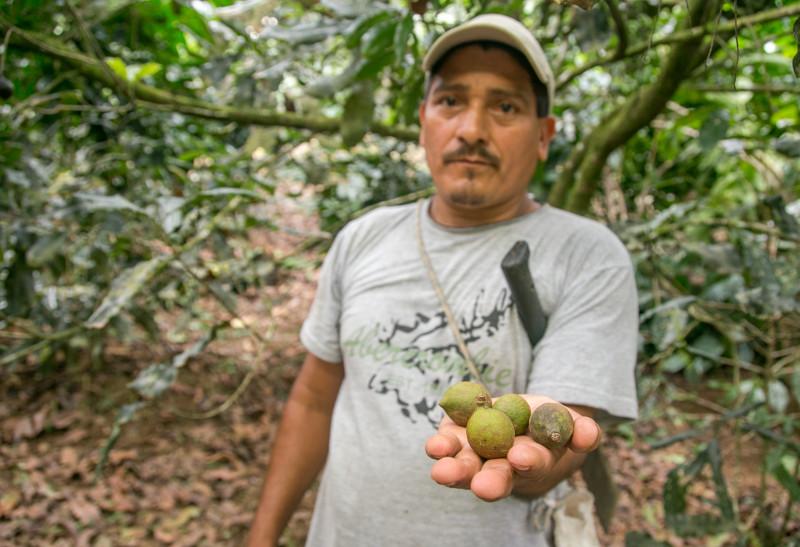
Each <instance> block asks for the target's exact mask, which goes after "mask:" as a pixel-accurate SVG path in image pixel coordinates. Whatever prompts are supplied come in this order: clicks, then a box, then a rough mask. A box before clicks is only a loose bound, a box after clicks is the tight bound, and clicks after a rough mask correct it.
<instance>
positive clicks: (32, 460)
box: [0, 234, 780, 547]
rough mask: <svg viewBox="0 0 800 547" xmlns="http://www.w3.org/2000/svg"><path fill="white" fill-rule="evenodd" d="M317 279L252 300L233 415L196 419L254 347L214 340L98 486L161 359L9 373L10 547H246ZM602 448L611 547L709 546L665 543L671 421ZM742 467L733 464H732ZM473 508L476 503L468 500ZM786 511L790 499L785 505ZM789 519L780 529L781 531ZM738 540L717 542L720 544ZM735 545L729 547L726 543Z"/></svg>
mask: <svg viewBox="0 0 800 547" xmlns="http://www.w3.org/2000/svg"><path fill="white" fill-rule="evenodd" d="M261 237H262V238H263V239H262V240H261V241H258V242H256V243H257V244H262V245H269V246H273V247H276V248H283V249H288V248H291V245H292V244H293V243H294V242H293V241H290V240H286V239H285V238H284V239H280V238H278V239H275V238H276V237H278V236H276V235H270V234H266V235H264V234H262V236H261ZM313 272H314V270H313V269H304V268H299V269H294V270H288V271H283V272H281V273H280V274H279V277H278V278H277V279H275V280H274V281H275V282H274V283H272V284H271V285H269V286H266V287H263V288H262V289H261V290H260V291H258V292H256V291H253V292H251V293H248V294H245V295H242V296H241V298H240V303H239V304H240V310H241V317H242V319H243V320H245V321H247V322H248V323H250V324H252V325H253V326H254V327H256V328H258V329H259V332H262V333H268V335H269V336H270V344H269V351H268V353H266V354H264V355H263V359H262V361H263V366H261V367H260V368H259V371H258V373H257V374H256V375H255V376H254V379H253V381H252V383H251V384H250V385H249V386H248V387H247V389H246V390H245V391H244V392H243V394H242V395H241V397H239V398H237V399H236V400H235V401H234V402H233V404H232V405H230V407H229V408H228V409H227V410H225V411H224V412H220V413H218V414H217V415H215V416H213V417H209V418H205V419H196V418H190V417H186V416H187V415H188V414H196V413H203V412H209V411H213V410H214V409H218V408H219V407H220V405H224V404H225V403H226V401H227V400H228V399H229V397H230V396H231V394H232V393H234V392H235V390H236V389H237V387H238V386H239V385H240V383H241V382H242V380H243V378H244V377H245V376H246V374H247V372H248V370H250V368H249V367H250V366H254V365H253V364H247V363H246V362H245V363H243V360H242V358H241V357H242V355H247V354H250V355H251V354H252V353H253V351H254V347H253V343H252V341H251V340H250V339H249V338H247V337H238V338H232V337H228V338H225V339H222V340H218V341H215V342H214V343H213V344H212V345H211V346H209V348H208V351H207V352H206V353H205V354H204V355H203V356H202V357H200V358H198V359H194V360H192V361H191V362H190V363H189V364H188V365H187V366H186V368H185V370H182V371H181V375H180V376H179V379H178V383H177V384H176V385H175V386H174V387H173V389H171V390H170V392H169V394H168V395H167V396H165V397H163V398H162V399H161V400H160V401H158V403H157V404H152V405H149V406H148V407H146V408H145V409H143V410H142V411H141V412H140V413H139V415H138V416H137V417H136V419H135V420H134V421H133V422H132V423H130V424H128V425H127V426H126V427H124V429H123V431H122V434H121V435H120V438H119V441H118V443H117V444H116V446H115V448H114V449H113V450H112V451H111V452H110V454H109V459H108V464H107V467H106V469H105V472H104V474H103V475H102V477H101V478H100V479H99V480H95V474H94V472H95V467H96V465H97V462H98V460H99V455H100V449H101V447H102V446H103V444H104V442H105V441H106V439H107V438H108V436H109V434H110V433H111V429H112V423H113V420H114V415H115V413H116V411H117V409H118V408H119V407H120V406H121V405H123V404H125V403H127V402H131V401H132V400H134V394H133V392H132V391H131V390H130V389H129V388H128V387H127V383H128V382H129V381H130V380H131V379H132V378H134V377H135V375H136V373H137V371H138V370H141V369H142V368H143V367H144V366H147V365H148V364H149V363H151V362H153V361H154V360H157V359H159V358H161V359H163V358H164V357H165V355H161V354H160V353H159V352H158V351H155V350H153V349H152V348H150V347H148V346H147V345H146V344H141V345H140V346H134V347H112V348H110V349H109V351H108V352H107V354H106V365H105V366H103V367H102V368H101V369H99V370H95V369H93V368H92V367H91V365H89V364H85V365H78V366H73V367H72V368H71V369H69V370H61V371H56V372H51V373H48V374H40V373H36V372H30V371H28V372H25V371H20V372H18V373H16V374H10V375H8V374H5V373H4V376H3V377H4V384H3V385H2V386H1V387H0V440H2V445H0V545H2V546H5V545H9V546H11V545H14V546H22V545H42V546H44V545H47V546H55V545H70V546H84V545H85V546H98V547H103V546H147V545H178V546H180V545H187V546H188V545H238V544H240V543H241V541H242V539H243V537H244V535H245V534H246V531H247V528H248V525H249V522H250V519H251V516H252V512H253V510H254V508H255V504H256V501H257V498H258V491H259V488H260V484H261V477H262V473H263V471H264V468H265V465H266V463H267V461H268V458H269V450H270V446H271V443H272V439H273V436H274V434H275V431H276V428H277V422H278V420H279V417H280V414H281V410H282V406H283V403H284V401H285V399H286V396H287V395H288V392H289V389H290V386H291V383H292V381H293V379H294V377H295V375H296V373H297V370H298V366H299V364H300V362H301V359H302V350H301V348H300V346H299V344H298V341H297V332H298V329H299V326H300V321H301V320H302V318H303V317H304V316H305V313H306V310H307V309H308V306H309V305H310V301H311V297H312V295H313V287H314V275H313ZM653 415H654V416H659V418H657V419H655V418H653V419H647V420H643V421H641V422H639V423H637V424H636V425H635V426H632V427H627V428H624V429H622V430H620V432H619V433H618V434H615V435H611V436H609V438H608V439H607V440H606V443H607V447H608V450H607V452H608V454H609V456H610V458H611V460H612V463H613V465H614V467H615V469H616V470H617V479H618V482H619V484H620V487H621V498H620V506H619V510H618V514H617V519H616V521H615V523H614V526H613V528H612V530H611V531H610V533H609V534H603V535H602V543H603V544H604V545H624V543H625V541H624V536H625V533H626V532H627V531H629V530H646V531H648V532H649V533H651V534H653V535H654V536H656V537H659V538H660V539H664V540H667V541H668V543H669V544H670V545H705V544H706V542H705V541H699V540H697V541H688V540H686V541H684V540H678V539H676V538H674V537H668V536H667V535H666V532H665V531H664V530H663V529H662V525H661V523H662V522H663V514H662V513H663V512H662V508H661V507H662V505H661V496H662V488H663V485H664V481H665V479H666V476H667V473H668V471H669V470H670V469H671V468H672V467H674V465H675V464H677V463H680V462H683V461H686V458H687V457H688V456H689V455H690V453H691V445H690V444H689V443H682V444H676V445H673V446H672V447H670V448H669V449H665V450H661V451H651V450H650V449H649V447H648V444H647V443H646V442H645V439H647V438H648V437H650V436H653V435H654V436H656V437H658V436H663V435H664V434H666V433H667V432H669V431H677V430H680V429H683V428H685V427H686V424H685V423H680V422H678V423H674V422H673V418H672V415H671V414H669V413H666V412H664V411H659V412H657V413H654V414H653ZM738 446H739V448H738V449H737V445H735V444H733V443H730V444H729V445H727V446H725V448H724V450H723V455H724V456H725V461H726V462H728V464H727V467H726V470H727V473H726V476H727V477H729V478H730V479H732V480H733V481H735V482H734V483H733V484H732V485H731V489H732V491H734V492H735V493H736V494H737V497H738V498H739V499H741V500H744V501H743V502H742V505H740V509H742V510H743V511H746V510H747V501H746V500H748V499H750V500H752V499H754V496H755V495H756V494H755V492H756V490H757V488H758V486H759V480H758V465H759V458H760V454H759V453H758V446H759V445H758V443H757V442H756V441H755V440H753V439H750V440H749V442H748V443H745V446H746V447H749V448H748V450H745V451H744V453H743V452H742V450H741V444H740V445H738ZM737 458H738V463H737V464H736V465H734V464H733V463H732V462H736V461H737ZM691 493H692V499H693V501H692V504H693V506H696V507H700V506H701V505H702V504H703V503H704V502H703V500H704V499H711V498H713V496H714V492H713V488H712V485H711V484H710V482H708V481H697V485H695V486H693V488H692V491H691ZM465 495H468V494H467V493H465ZM313 498H314V492H313V491H312V492H309V493H308V495H307V496H306V497H305V499H304V500H303V503H302V506H301V508H300V509H299V510H298V512H297V513H296V514H295V516H294V517H293V519H292V521H291V525H290V527H289V529H288V531H287V533H286V535H285V537H284V542H283V544H284V545H288V546H293V545H302V544H303V541H304V538H305V533H306V529H307V526H308V522H309V519H310V514H311V508H312V506H313ZM778 501H780V500H778ZM779 516H780V515H778V516H776V518H778V517H779ZM733 539H734V537H733V536H732V535H730V536H720V537H719V538H718V542H717V543H716V544H719V545H724V544H728V543H729V542H730V541H733ZM729 540H730V541H729Z"/></svg>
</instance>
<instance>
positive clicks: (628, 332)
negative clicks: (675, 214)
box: [528, 260, 639, 423]
mask: <svg viewBox="0 0 800 547" xmlns="http://www.w3.org/2000/svg"><path fill="white" fill-rule="evenodd" d="M638 328H639V318H638V303H637V296H636V284H635V280H634V273H633V268H632V266H631V265H630V262H629V260H628V261H626V262H624V263H620V262H618V261H615V264H614V265H609V266H604V265H601V266H599V267H596V268H593V269H590V270H588V271H584V272H582V273H581V274H580V275H578V276H577V277H576V278H575V279H574V280H573V281H572V283H570V284H569V285H568V286H567V287H566V288H565V290H564V292H563V293H562V295H561V298H560V299H559V301H558V302H557V304H556V306H555V308H554V310H553V312H552V314H551V316H550V317H549V318H548V324H547V330H546V331H545V335H544V337H543V338H542V340H541V341H540V342H539V344H538V345H537V347H536V349H535V352H534V361H533V367H532V369H531V374H530V376H529V382H528V390H529V392H530V393H536V394H541V395H547V396H549V397H552V398H554V399H556V400H558V401H561V402H562V403H565V404H575V405H584V406H589V407H593V408H595V409H597V410H599V411H600V413H599V415H598V416H596V418H597V419H598V421H601V422H604V423H608V422H609V421H616V420H619V419H635V418H636V417H637V413H638V410H637V409H638V405H637V402H636V401H637V400H636V382H635V376H634V369H635V366H636V353H637V344H638Z"/></svg>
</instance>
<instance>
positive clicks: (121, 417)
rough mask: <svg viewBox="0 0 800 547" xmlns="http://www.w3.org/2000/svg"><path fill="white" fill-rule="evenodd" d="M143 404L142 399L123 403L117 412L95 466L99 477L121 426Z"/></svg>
mask: <svg viewBox="0 0 800 547" xmlns="http://www.w3.org/2000/svg"><path fill="white" fill-rule="evenodd" d="M144 404H145V403H144V402H142V401H137V402H135V403H130V404H127V405H124V406H123V407H122V408H120V409H119V411H118V412H117V417H116V418H115V419H114V423H113V425H112V426H111V433H110V434H109V436H108V440H107V441H106V444H105V445H104V446H103V449H102V450H101V451H100V459H99V461H98V462H97V467H96V468H95V476H96V477H99V476H100V474H101V473H102V472H103V468H104V467H105V465H106V462H107V461H108V453H109V452H111V449H112V448H114V445H115V444H116V443H117V439H119V435H120V433H122V426H123V425H125V424H126V423H128V422H130V421H131V420H132V419H133V417H134V416H135V415H136V413H137V412H138V411H139V409H140V408H142V407H143V406H144Z"/></svg>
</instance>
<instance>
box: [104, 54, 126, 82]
mask: <svg viewBox="0 0 800 547" xmlns="http://www.w3.org/2000/svg"><path fill="white" fill-rule="evenodd" d="M106 64H107V65H108V66H110V67H111V70H113V71H114V74H116V75H117V76H119V77H120V78H122V79H123V80H125V81H128V67H127V66H125V61H123V60H122V59H120V58H119V57H106Z"/></svg>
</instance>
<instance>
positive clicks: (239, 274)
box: [0, 0, 800, 545]
mask: <svg viewBox="0 0 800 547" xmlns="http://www.w3.org/2000/svg"><path fill="white" fill-rule="evenodd" d="M574 3H575V2H568V1H561V2H551V1H546V0H540V1H519V0H518V1H511V2H494V1H489V0H486V1H477V0H476V1H469V0H461V1H449V0H442V1H435V0H431V1H425V0H422V1H418V0H415V1H412V2H406V1H399V0H392V1H387V2H366V1H361V0H322V1H319V2H317V1H313V0H311V1H309V0H306V1H286V2H274V1H271V0H241V1H238V2H234V1H230V0H193V1H189V0H113V1H100V0H82V1H81V0H50V1H45V0H25V1H19V0H6V1H5V2H3V4H2V7H0V39H2V57H1V59H2V60H0V74H2V79H0V95H2V97H3V100H2V102H0V248H1V249H2V254H1V255H0V352H1V353H0V378H3V377H4V376H6V375H9V374H12V373H25V372H26V371H27V372H30V371H32V370H36V371H38V372H41V373H44V374H47V373H48V371H54V370H57V369H59V368H63V367H70V366H71V364H72V363H74V362H76V361H77V360H80V359H82V358H85V357H86V356H90V357H91V359H92V362H93V363H94V364H95V366H96V367H108V366H112V365H111V364H110V363H106V362H105V361H104V358H103V356H104V348H106V347H107V345H108V344H109V343H112V342H114V343H122V344H129V343H135V342H137V341H142V340H146V341H148V342H150V343H153V344H158V343H159V342H160V341H163V340H169V341H171V342H174V343H182V344H184V346H185V349H184V350H183V351H182V352H180V353H178V354H176V355H175V356H174V357H172V358H171V359H170V360H168V361H167V362H160V363H149V364H143V366H142V369H141V371H140V372H139V374H138V376H137V377H136V378H131V384H130V386H131V389H132V390H133V391H132V394H133V397H132V398H131V401H132V402H131V403H130V404H128V405H126V406H125V407H123V408H121V409H120V410H119V415H118V418H117V424H118V425H122V424H123V423H125V422H127V421H129V420H130V419H132V418H134V416H135V413H136V411H137V410H138V409H139V408H140V407H141V406H142V405H144V404H152V403H154V402H157V399H158V396H159V395H160V394H162V393H163V392H165V391H166V390H167V389H169V387H170V386H171V385H172V383H173V382H174V380H175V378H176V377H177V375H178V373H179V370H180V367H181V366H183V364H184V363H185V362H186V361H187V360H188V359H189V358H191V357H193V356H195V355H197V354H199V353H200V352H202V351H203V349H204V348H205V347H206V345H207V344H208V343H209V342H210V341H211V340H213V339H214V338H215V337H217V336H218V335H219V334H220V333H223V332H225V331H244V334H245V335H247V336H251V337H253V339H254V340H256V341H257V342H258V344H266V343H268V342H267V340H265V338H264V337H263V335H262V333H258V332H256V331H254V330H253V329H251V328H250V327H248V325H247V324H246V322H243V321H241V320H240V318H239V315H238V311H237V309H236V298H235V295H236V294H238V293H239V292H241V291H244V290H246V289H248V288H252V287H259V286H261V285H263V284H264V283H267V282H269V280H270V279H271V278H272V276H274V273H275V272H276V271H279V270H280V269H282V268H284V269H285V268H296V267H304V266H302V265H298V261H297V260H296V257H295V256H294V255H293V254H291V253H289V254H284V255H276V254H274V253H269V252H267V251H266V250H264V249H261V248H259V247H258V246H255V245H253V244H251V242H250V240H249V239H248V234H249V233H250V232H251V231H252V230H282V229H284V228H283V227H282V226H281V225H280V222H279V221H277V220H276V219H275V218H274V216H273V215H272V214H270V208H269V204H271V203H273V202H274V200H275V194H276V189H277V188H279V187H280V185H282V184H286V183H287V182H289V183H291V187H292V188H298V187H306V188H312V189H313V191H314V196H315V200H314V203H315V208H316V210H315V211H313V212H311V213H313V214H316V215H318V217H319V219H320V230H318V231H315V232H313V233H308V234H305V236H306V240H305V242H304V244H303V245H302V246H301V247H302V248H303V249H309V248H318V249H319V250H320V253H319V256H320V257H321V256H322V254H323V253H324V250H325V248H326V245H327V244H328V243H329V242H330V239H331V237H332V236H333V235H334V234H335V232H336V231H337V230H338V229H339V228H340V227H341V226H342V225H343V224H344V223H345V222H347V221H348V220H349V219H351V218H353V217H354V216H356V215H358V214H360V212H362V211H363V210H365V209H366V208H369V207H372V206H374V205H376V204H379V203H385V202H389V203H401V202H404V201H410V200H413V199H416V198H418V197H419V196H421V195H426V194H428V193H429V192H430V187H431V186H430V180H429V176H428V174H427V172H426V168H425V166H424V161H423V157H422V154H421V152H420V150H419V148H418V147H417V146H416V142H415V141H416V135H417V128H416V123H417V120H416V114H417V107H418V104H419V101H420V99H421V94H422V83H423V74H422V72H421V68H420V66H421V59H422V57H423V55H424V53H425V51H426V48H427V46H428V45H429V44H430V43H431V42H432V41H433V40H434V39H435V37H436V36H438V35H439V34H441V33H442V32H444V31H445V30H446V29H447V28H449V27H450V26H452V25H454V24H455V23H457V22H459V21H461V20H464V19H465V18H467V17H470V16H473V15H476V14H478V13H484V12H490V11H491V12H502V13H506V14H509V15H513V16H516V17H518V18H520V19H521V20H522V21H523V22H525V23H526V24H527V25H529V26H530V27H531V28H533V29H534V30H535V33H536V34H537V36H538V37H539V38H540V41H541V42H542V44H543V47H544V48H545V50H546V51H547V53H548V55H549V57H550V59H551V60H552V64H553V68H554V72H555V73H556V75H557V79H558V92H557V101H556V105H555V114H556V116H557V117H558V119H559V133H558V136H557V138H556V140H555V142H554V143H553V146H552V149H551V154H550V157H549V159H548V161H547V164H546V165H544V166H542V167H541V169H540V170H539V172H538V173H537V175H536V177H535V178H534V180H532V181H531V191H532V192H534V193H535V194H536V195H537V197H538V198H539V199H541V200H546V201H549V202H551V203H553V204H555V205H558V206H562V207H565V208H568V209H571V210H573V211H576V212H578V213H581V214H586V215H590V216H593V217H595V218H598V219H600V220H601V221H603V222H605V223H607V224H608V225H609V226H611V227H612V228H613V229H614V230H615V231H616V232H617V233H618V234H619V236H620V238H621V239H622V240H623V241H624V242H625V244H626V245H627V247H628V249H629V251H630V252H631V255H632V257H633V259H634V263H635V265H636V268H637V274H638V282H639V291H640V308H641V336H640V361H639V367H638V382H639V393H640V400H641V404H642V409H643V415H644V417H645V418H646V417H647V416H651V415H653V414H654V413H662V414H663V413H666V414H667V415H668V416H670V417H671V419H672V420H673V421H674V423H676V424H684V425H685V426H686V427H685V429H684V431H683V432H682V433H681V434H680V435H679V436H677V437H674V436H673V437H669V436H667V435H661V436H659V435H658V434H656V435H655V436H654V438H653V439H652V440H651V441H652V445H653V447H654V448H658V447H663V446H668V445H669V444H671V443H673V442H678V441H687V440H690V441H691V442H694V443H695V444H696V450H695V457H694V459H690V460H688V461H686V462H683V463H681V464H679V465H677V466H676V467H675V469H673V470H672V472H671V473H670V478H669V480H668V482H667V485H666V486H665V489H664V502H663V503H664V514H665V523H664V524H665V526H667V527H669V528H670V529H671V530H672V531H673V532H674V533H675V534H677V535H683V536H708V537H711V536H714V535H715V534H720V533H722V532H735V534H736V537H739V538H742V539H740V541H741V542H742V543H741V544H749V543H748V542H753V544H760V545H777V544H781V541H782V539H781V538H784V537H785V536H786V534H787V530H788V529H789V527H790V526H791V525H790V523H791V522H792V519H796V518H797V514H798V509H797V505H798V502H800V482H798V477H799V474H798V470H799V469H800V459H798V457H799V456H800V442H798V427H800V273H798V272H800V252H798V246H799V245H800V200H799V199H798V190H800V100H799V95H800V82H798V76H800V2H798V1H789V0H783V1H781V0H734V1H724V2H723V1H719V0H714V1H709V2H703V1H698V0H688V1H687V0H658V1H656V0H642V1H638V0H637V1H626V0H606V1H600V2H595V3H594V4H595V5H594V6H593V7H592V8H591V9H580V8H578V7H576V6H573V5H571V4H574ZM581 3H582V4H592V2H581ZM290 197H291V195H290ZM305 267H307V265H306V266H305ZM209 297H211V298H214V299H216V300H217V301H218V302H219V303H221V305H222V306H223V307H224V308H225V309H226V310H227V312H228V313H227V314H226V316H225V317H216V316H213V315H210V314H208V313H207V312H206V311H204V309H203V307H202V306H200V305H199V303H200V301H201V300H202V299H203V298H209ZM165 311H167V312H171V313H174V314H175V316H176V317H177V318H178V319H177V320H176V321H175V323H174V325H172V327H171V328H170V329H169V330H168V331H163V330H162V329H160V328H159V326H158V324H157V323H156V321H155V319H154V318H155V317H157V316H158V314H159V313H162V312H165ZM686 401H689V402H692V403H693V404H696V405H700V406H702V407H703V408H705V409H706V410H707V411H708V412H707V413H706V414H704V415H702V416H700V417H698V416H696V415H695V416H687V415H685V414H683V413H682V412H681V410H679V408H680V406H678V405H676V404H675V403H678V402H686ZM115 432H116V435H118V434H119V428H115ZM724 433H725V434H733V435H736V436H743V435H749V436H751V437H752V436H753V435H756V436H758V437H760V438H761V439H763V441H764V442H765V443H767V447H768V449H767V450H766V451H765V452H764V457H763V461H762V462H761V467H760V469H758V470H754V473H760V474H761V476H762V479H763V478H766V477H770V478H771V480H774V481H776V483H777V484H779V485H780V487H781V488H783V489H785V492H786V495H785V497H784V499H785V505H784V506H783V507H780V508H777V509H775V508H773V509H772V510H773V511H777V513H778V514H779V515H781V518H777V519H776V518H773V516H771V515H769V514H768V511H765V510H764V509H763V507H761V508H759V505H758V503H757V502H758V500H756V503H755V507H756V509H755V510H754V511H750V512H749V513H747V514H746V515H745V514H744V513H743V512H742V511H741V510H740V501H741V500H738V499H736V498H735V497H731V496H730V495H729V492H728V488H727V483H728V480H729V478H726V477H725V476H724V473H722V471H721V469H722V467H721V462H720V450H719V441H718V438H719V436H720V435H722V434H724ZM616 434H619V435H626V434H631V432H630V430H626V429H625V428H624V427H623V428H621V429H620V430H619V431H617V432H616ZM115 438H116V436H115V435H112V438H111V439H109V442H108V444H107V445H106V447H105V453H106V454H107V452H108V449H109V448H110V446H111V445H112V444H113V442H114V440H115ZM705 469H708V470H710V473H707V474H706V475H702V476H704V477H705V479H704V480H708V481H710V482H711V483H712V484H713V487H714V491H715V493H716V497H715V498H714V499H711V500H709V503H708V506H707V508H706V510H705V511H703V512H700V513H697V512H692V511H689V510H688V509H687V504H686V499H685V498H686V492H687V488H688V484H689V483H690V482H692V481H693V480H697V477H699V476H701V474H702V473H703V472H704V470H705ZM762 484H763V485H766V482H765V480H762ZM762 488H766V486H762ZM784 516H785V517H784ZM629 539H630V542H631V543H632V544H642V545H644V544H648V545H651V544H658V543H656V542H655V540H653V539H652V538H649V537H646V534H644V533H639V532H636V531H632V532H631V534H630V535H629ZM637 542H638V543H637ZM648 542H650V543H648Z"/></svg>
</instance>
